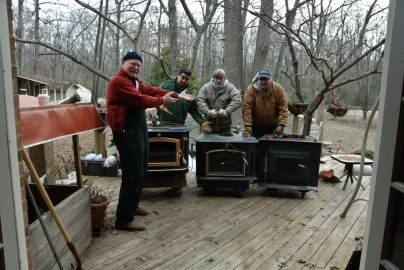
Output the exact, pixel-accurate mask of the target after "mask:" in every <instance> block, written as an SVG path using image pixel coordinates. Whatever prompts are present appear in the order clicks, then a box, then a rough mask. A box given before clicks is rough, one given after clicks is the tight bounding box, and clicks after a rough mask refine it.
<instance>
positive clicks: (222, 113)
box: [217, 109, 227, 118]
mask: <svg viewBox="0 0 404 270" xmlns="http://www.w3.org/2000/svg"><path fill="white" fill-rule="evenodd" d="M217 115H219V117H221V118H226V117H227V112H226V110H223V109H220V110H219V111H218V112H217Z"/></svg>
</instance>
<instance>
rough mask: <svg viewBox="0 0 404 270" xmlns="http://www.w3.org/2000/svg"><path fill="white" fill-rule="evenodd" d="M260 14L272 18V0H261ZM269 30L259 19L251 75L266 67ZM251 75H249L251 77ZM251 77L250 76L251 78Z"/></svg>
mask: <svg viewBox="0 0 404 270" xmlns="http://www.w3.org/2000/svg"><path fill="white" fill-rule="evenodd" d="M260 14H265V17H269V18H272V16H273V14H274V1H273V0H261V10H260ZM270 34H271V28H269V27H268V25H267V24H266V23H265V21H264V20H263V19H262V17H260V19H259V26H258V33H257V41H256V44H255V55H254V62H253V68H252V73H253V74H254V73H255V72H258V71H259V70H260V69H261V68H264V67H267V65H268V54H269V49H270V48H269V43H270ZM253 74H251V75H253ZM251 77H252V76H251Z"/></svg>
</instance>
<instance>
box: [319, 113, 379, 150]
mask: <svg viewBox="0 0 404 270" xmlns="http://www.w3.org/2000/svg"><path fill="white" fill-rule="evenodd" d="M368 115H370V113H369V114H368ZM377 116H378V114H377V113H376V115H375V117H374V118H373V121H372V123H371V126H370V129H369V135H368V140H367V144H366V146H367V147H366V149H367V150H370V151H372V152H374V150H375V146H376V125H377V119H378V117H377ZM367 122H368V120H362V111H348V113H347V114H346V115H345V116H344V117H341V118H335V117H333V116H331V115H330V114H329V113H325V114H324V133H323V134H324V135H323V136H324V137H323V140H324V141H330V142H331V145H330V147H329V149H328V150H329V152H330V153H336V152H337V151H338V153H339V154H349V153H352V152H354V151H356V150H360V149H361V147H362V141H363V136H364V134H365V129H366V126H367Z"/></svg>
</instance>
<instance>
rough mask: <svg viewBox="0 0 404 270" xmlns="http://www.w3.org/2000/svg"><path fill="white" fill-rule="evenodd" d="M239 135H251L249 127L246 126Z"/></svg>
mask: <svg viewBox="0 0 404 270" xmlns="http://www.w3.org/2000/svg"><path fill="white" fill-rule="evenodd" d="M241 136H243V137H250V136H251V128H250V127H246V128H245V129H244V131H243V133H242V134H241Z"/></svg>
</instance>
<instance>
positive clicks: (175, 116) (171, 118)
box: [157, 78, 206, 125]
mask: <svg viewBox="0 0 404 270" xmlns="http://www.w3.org/2000/svg"><path fill="white" fill-rule="evenodd" d="M176 79H177V78H175V79H171V80H168V81H165V82H163V83H162V84H161V85H160V88H163V89H165V90H170V91H174V92H176V93H178V94H181V89H180V88H179V87H178V85H177V83H176ZM187 94H193V92H192V90H190V89H187ZM167 109H168V110H169V111H170V112H171V113H172V115H171V114H168V113H165V112H162V111H158V112H157V115H158V117H159V121H165V122H170V123H177V124H181V125H184V124H185V119H186V118H187V115H188V113H189V114H190V115H191V116H192V118H194V120H195V122H197V123H198V124H201V123H203V122H206V120H205V119H204V118H203V116H202V115H201V114H200V113H199V111H198V107H197V106H196V101H192V102H189V101H184V100H178V101H177V102H175V103H173V104H169V105H167Z"/></svg>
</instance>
